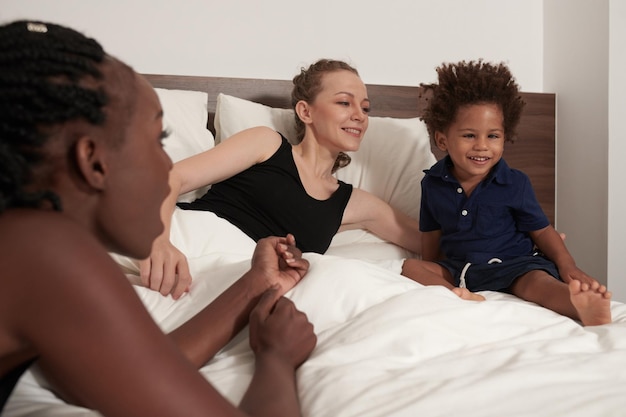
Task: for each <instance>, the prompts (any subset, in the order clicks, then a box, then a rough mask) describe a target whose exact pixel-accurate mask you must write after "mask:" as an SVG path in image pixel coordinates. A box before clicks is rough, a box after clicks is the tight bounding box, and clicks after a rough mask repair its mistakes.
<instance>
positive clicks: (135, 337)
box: [5, 228, 315, 417]
mask: <svg viewBox="0 0 626 417" xmlns="http://www.w3.org/2000/svg"><path fill="white" fill-rule="evenodd" d="M64 233H65V235H67V236H70V237H71V238H70V239H59V238H58V234H55V235H54V236H57V237H55V238H54V240H55V242H54V244H55V247H54V248H52V247H51V245H50V244H45V245H39V246H37V245H36V247H34V248H33V250H34V252H33V253H40V254H45V255H46V256H45V257H44V256H38V258H39V259H38V262H32V261H31V262H29V265H28V267H27V268H23V265H22V266H17V265H18V262H14V263H13V265H16V267H15V268H13V269H9V268H6V269H5V272H6V271H7V270H8V271H9V272H10V273H11V274H12V275H11V276H14V277H15V280H22V281H21V283H20V285H16V286H14V287H12V288H10V289H11V290H12V291H11V296H12V297H16V296H17V299H19V300H21V301H22V302H19V303H18V302H15V303H13V304H12V306H11V308H12V313H11V317H12V320H14V321H13V323H12V325H11V326H9V328H16V329H19V331H18V332H17V333H18V334H19V336H20V337H21V338H22V341H23V342H22V343H24V344H26V345H28V346H32V348H33V349H34V350H35V351H36V353H37V354H38V356H39V360H40V364H41V367H42V369H43V370H44V372H45V373H46V375H47V376H48V377H49V378H50V379H51V381H52V382H54V383H56V384H59V386H60V388H61V392H67V393H70V394H71V396H72V398H75V399H77V400H78V401H79V402H80V403H82V404H86V405H89V406H90V407H92V408H95V409H97V410H99V411H100V412H101V413H102V414H103V415H126V416H147V415H149V416H181V415H184V416H190V417H192V416H206V415H224V416H240V415H243V414H242V413H240V412H239V411H238V410H237V409H235V408H234V407H233V406H232V405H231V404H230V403H229V402H228V401H227V400H226V399H225V398H223V397H222V396H221V395H220V394H219V393H218V392H217V391H216V390H215V389H214V388H213V387H211V386H210V384H209V383H208V382H207V381H206V380H205V379H204V378H203V377H202V376H201V374H200V373H199V372H197V370H196V368H195V367H194V366H193V365H192V364H191V363H190V362H189V361H188V360H187V358H185V356H184V355H182V354H181V352H180V350H179V349H178V348H177V346H176V345H175V344H174V343H172V340H171V339H169V338H168V337H166V336H165V335H164V334H163V333H162V332H161V331H160V329H159V328H158V326H156V324H155V323H154V322H153V321H152V319H151V317H150V316H149V314H148V313H147V311H146V310H145V308H144V307H143V305H142V304H141V302H140V301H139V299H138V297H137V296H136V294H135V292H134V291H133V290H132V288H131V286H130V285H129V283H128V281H127V279H126V277H125V276H124V275H123V274H122V273H121V272H120V270H119V268H118V266H117V265H116V264H115V263H114V262H113V261H112V260H111V259H110V257H109V256H108V254H107V253H106V252H104V251H103V250H102V249H101V248H100V246H99V244H98V243H97V242H95V241H94V240H93V239H91V238H89V237H84V236H83V237H80V236H77V235H76V234H73V233H72V230H69V231H68V230H67V229H66V228H65V229H64ZM29 240H30V241H31V244H32V240H31V239H29ZM48 240H50V239H48ZM60 240H63V242H60ZM69 240H72V242H71V243H69V244H66V241H69ZM48 243H52V242H48ZM273 243H274V241H270V242H268V243H266V244H264V245H263V248H262V249H263V250H262V252H263V253H262V254H261V258H262V259H261V263H262V264H263V263H268V264H269V262H270V259H268V258H272V256H268V255H269V254H270V253H271V252H272V251H274V246H273ZM22 247H25V246H22ZM44 248H45V249H46V250H43V249H44ZM40 249H41V250H42V251H41V252H37V251H38V250H40ZM270 249H271V250H270ZM68 253H73V254H74V255H75V257H73V258H68V257H67V255H68ZM273 259H277V257H276V256H274V257H273ZM257 262H258V261H257ZM290 263H294V262H293V261H290ZM20 264H22V263H20ZM263 267H265V265H263ZM256 268H260V267H259V266H257V267H256ZM302 268H303V266H302V265H300V268H296V271H288V272H286V276H283V278H284V280H283V281H281V282H282V283H283V284H284V285H285V287H287V286H288V285H290V284H292V283H288V282H284V281H287V278H288V279H289V280H296V279H297V278H296V277H300V276H301V274H302V273H303V271H302ZM305 269H306V268H305ZM283 290H284V287H281V289H280V290H278V289H277V290H274V291H273V293H271V294H270V295H269V296H266V298H267V297H269V300H266V301H265V302H264V304H262V305H261V307H260V309H261V312H262V313H264V314H259V313H257V316H260V317H261V318H262V319H263V320H261V319H259V318H258V317H257V318H255V321H254V329H255V334H254V335H251V343H253V344H254V346H255V353H256V354H257V357H258V358H259V359H258V360H259V362H258V364H257V369H256V370H255V375H254V377H253V381H256V382H255V383H253V384H252V385H251V386H250V388H249V392H248V394H246V398H247V400H246V401H245V402H244V403H243V406H244V407H245V409H246V410H249V411H250V412H251V413H253V414H255V415H267V416H277V415H285V416H287V415H293V411H294V410H296V409H297V407H298V399H297V396H296V395H295V393H296V387H295V376H294V370H295V368H296V367H297V366H298V365H299V364H300V363H301V362H302V361H303V360H304V359H305V358H306V357H307V356H308V355H309V353H310V352H311V349H312V348H313V346H314V344H315V336H314V334H313V332H312V327H311V325H310V323H308V321H307V320H306V318H305V317H304V315H303V314H302V313H299V312H297V310H295V309H294V310H290V309H288V308H274V309H273V310H272V309H271V307H270V308H268V305H269V304H272V301H274V300H275V299H276V297H277V296H278V295H279V294H280V293H282V291H283ZM25 299H27V300H29V302H28V303H24V302H23V300H25ZM257 299H258V298H257ZM287 304H288V303H287ZM254 305H256V303H255V304H254ZM277 307H278V304H277ZM268 310H271V312H270V313H269V314H268V315H266V314H265V313H267V311H268ZM294 311H295V312H296V313H294ZM233 314H235V313H233ZM229 316H230V313H228V312H226V313H224V315H223V316H219V317H215V316H211V315H210V314H208V313H205V314H204V315H199V316H196V317H194V318H192V319H191V320H190V323H192V325H193V326H195V327H196V328H197V329H198V330H201V331H199V332H198V333H196V334H195V336H194V337H195V339H196V341H197V343H198V344H199V345H200V346H203V339H205V338H208V337H211V335H212V334H213V333H214V332H217V333H219V332H220V331H221V330H214V328H213V326H214V325H215V324H216V323H218V322H220V321H221V320H222V319H226V320H227V321H228V320H230V318H229ZM277 323H278V324H277ZM276 327H280V328H281V329H283V330H282V331H281V332H277V331H276ZM277 352H278V354H277ZM273 375H276V379H273V380H272V378H273ZM270 380H271V381H272V384H273V385H272V384H270V383H269V382H268V381H270ZM258 381H264V383H259V382H258ZM270 386H271V387H272V389H276V390H278V392H280V393H282V395H284V398H282V399H281V401H282V402H283V404H284V406H285V407H286V408H285V410H284V411H281V410H277V409H276V408H275V407H274V404H273V403H271V402H268V401H260V400H259V399H262V398H263V397H264V396H265V395H271V394H270V393H269V391H268V390H269V389H270V388H269V387H270ZM274 395H276V394H274ZM277 413H278V414H277Z"/></svg>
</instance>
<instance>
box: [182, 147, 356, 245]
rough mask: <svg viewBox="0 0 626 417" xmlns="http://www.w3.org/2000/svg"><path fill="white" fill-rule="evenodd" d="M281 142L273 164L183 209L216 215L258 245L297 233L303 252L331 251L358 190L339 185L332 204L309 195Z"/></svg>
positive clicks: (237, 178) (252, 170) (213, 189)
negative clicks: (342, 221) (210, 212)
mask: <svg viewBox="0 0 626 417" xmlns="http://www.w3.org/2000/svg"><path fill="white" fill-rule="evenodd" d="M281 137H282V143H281V145H280V147H279V148H278V150H277V151H276V153H274V155H272V156H271V157H270V158H269V159H268V160H267V161H264V162H262V163H260V164H256V165H253V166H252V167H250V168H248V169H246V170H245V171H243V172H241V173H239V174H237V175H235V176H233V177H231V178H228V179H227V180H224V181H222V182H220V183H217V184H213V185H212V186H211V188H210V189H209V191H208V192H207V193H206V194H205V195H204V196H202V197H200V198H198V199H197V200H195V201H193V202H191V203H178V206H179V207H180V208H182V209H185V210H206V211H212V212H214V213H215V214H216V215H218V216H219V217H222V218H224V219H226V220H228V221H229V222H231V223H232V224H234V225H235V226H237V227H238V228H239V229H241V230H242V231H243V232H244V233H246V234H247V235H248V236H250V237H251V238H252V239H254V240H255V241H258V240H259V239H261V238H264V237H267V236H285V235H286V234H287V233H291V234H293V235H294V236H295V237H296V244H297V245H298V248H299V249H300V250H301V251H303V252H317V253H324V252H326V250H327V249H328V246H329V245H330V241H331V240H332V238H333V236H334V235H335V234H336V233H337V230H338V229H339V226H340V225H341V219H342V218H343V212H344V210H345V208H346V205H347V204H348V200H349V199H350V195H351V194H352V185H350V184H346V183H344V182H342V181H339V188H338V189H337V190H336V191H335V192H334V193H333V194H332V195H331V196H330V198H328V199H327V200H316V199H315V198H313V197H311V196H309V195H308V194H307V192H306V190H305V189H304V186H303V185H302V182H301V181H300V176H299V175H298V169H297V167H296V163H295V161H294V159H293V154H292V152H291V151H292V147H291V145H290V144H289V142H288V141H287V139H285V137H284V136H282V135H281ZM208 232H209V233H210V231H208Z"/></svg>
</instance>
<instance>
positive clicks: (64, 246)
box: [0, 209, 123, 290]
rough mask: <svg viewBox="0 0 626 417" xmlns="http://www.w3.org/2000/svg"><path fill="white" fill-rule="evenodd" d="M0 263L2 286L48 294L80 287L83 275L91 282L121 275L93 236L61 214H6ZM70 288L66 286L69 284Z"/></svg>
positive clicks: (0, 221)
mask: <svg viewBox="0 0 626 417" xmlns="http://www.w3.org/2000/svg"><path fill="white" fill-rule="evenodd" d="M0 263H2V265H3V279H2V281H3V285H4V286H5V288H6V286H7V285H9V286H11V287H15V288H14V289H16V290H17V289H18V288H20V287H26V286H27V287H30V288H31V289H32V286H33V285H36V286H38V287H39V288H45V289H48V290H55V289H60V288H61V287H62V286H63V285H64V284H67V285H73V286H75V288H79V287H80V286H81V285H80V284H78V285H77V284H76V282H75V280H76V279H77V278H78V277H82V276H83V275H85V276H87V275H88V276H89V280H91V281H92V282H93V281H95V280H98V279H99V278H102V279H105V278H107V277H110V276H111V275H119V276H122V277H123V274H122V272H121V270H119V268H118V267H117V265H116V264H115V262H114V261H113V260H112V259H111V257H110V256H109V254H108V253H107V251H106V249H105V248H104V247H103V246H102V244H101V243H100V242H99V241H98V240H97V239H96V238H95V236H94V235H93V234H92V233H91V232H90V231H88V230H86V228H85V227H84V226H82V225H79V224H78V223H77V222H76V221H74V220H72V219H71V218H69V217H68V216H65V215H64V214H62V213H58V212H52V211H45V210H27V209H25V210H9V211H7V212H5V213H3V214H1V215H0ZM70 283H71V284H70Z"/></svg>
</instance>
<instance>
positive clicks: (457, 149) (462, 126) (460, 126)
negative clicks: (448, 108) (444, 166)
mask: <svg viewBox="0 0 626 417" xmlns="http://www.w3.org/2000/svg"><path fill="white" fill-rule="evenodd" d="M503 120H504V119H503V115H502V110H501V109H500V107H499V106H497V105H495V104H491V103H485V104H472V105H467V106H463V107H460V108H459V109H458V111H457V114H456V117H455V119H454V122H452V124H451V125H450V126H449V127H448V129H447V130H446V131H445V132H436V133H435V142H436V143H437V146H438V147H439V149H441V150H442V151H445V152H447V153H448V155H450V158H451V159H452V162H453V163H454V167H453V169H452V173H453V174H454V176H455V178H456V179H457V180H458V181H459V182H460V183H461V184H462V185H464V184H467V185H469V186H470V187H471V186H475V185H476V184H478V183H479V182H480V181H482V180H483V179H485V178H486V177H487V175H489V172H490V171H491V169H492V168H493V167H494V165H495V164H496V163H498V161H499V160H500V158H502V153H503V152H504V139H505V137H504V126H503ZM464 188H466V187H465V186H464Z"/></svg>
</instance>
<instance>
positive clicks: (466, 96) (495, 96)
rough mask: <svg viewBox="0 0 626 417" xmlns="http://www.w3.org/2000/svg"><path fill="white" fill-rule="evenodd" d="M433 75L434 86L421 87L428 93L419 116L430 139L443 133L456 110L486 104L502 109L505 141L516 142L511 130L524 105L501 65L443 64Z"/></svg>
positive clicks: (425, 85)
mask: <svg viewBox="0 0 626 417" xmlns="http://www.w3.org/2000/svg"><path fill="white" fill-rule="evenodd" d="M437 74H438V79H439V82H438V83H434V84H421V86H422V87H424V88H425V90H426V93H432V97H431V98H430V99H429V104H428V106H427V108H426V109H425V110H424V114H423V115H422V117H421V119H422V120H423V121H424V122H425V123H426V126H427V127H428V132H429V133H430V135H431V138H432V137H434V133H435V132H437V131H438V132H445V130H446V129H447V128H448V127H449V126H450V125H451V124H452V123H453V122H454V119H455V117H456V114H457V111H458V109H459V108H460V107H463V106H466V105H472V104H481V103H490V104H495V105H497V106H498V107H500V109H502V114H503V116H504V136H505V140H506V141H509V142H513V141H514V140H515V139H516V131H515V129H516V128H517V125H518V123H519V120H520V116H521V114H522V109H523V108H524V105H525V103H524V101H523V100H522V98H521V96H520V92H519V86H518V85H517V83H516V81H515V78H514V77H513V75H512V74H511V71H510V70H509V69H508V67H507V66H506V65H505V64H504V63H499V64H490V63H487V62H483V60H482V59H481V60H477V61H469V62H466V61H461V62H458V63H456V64H450V63H447V64H442V65H441V66H440V67H438V68H437Z"/></svg>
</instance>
